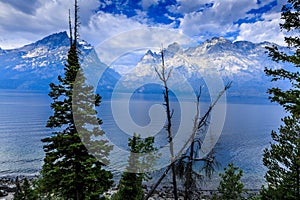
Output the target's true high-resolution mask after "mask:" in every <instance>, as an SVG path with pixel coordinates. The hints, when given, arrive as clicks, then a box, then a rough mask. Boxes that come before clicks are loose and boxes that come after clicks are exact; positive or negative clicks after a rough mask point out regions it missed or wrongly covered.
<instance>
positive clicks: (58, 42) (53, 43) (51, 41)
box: [20, 31, 70, 51]
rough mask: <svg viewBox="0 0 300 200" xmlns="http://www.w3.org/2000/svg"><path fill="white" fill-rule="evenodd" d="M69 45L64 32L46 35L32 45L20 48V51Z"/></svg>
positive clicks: (67, 37)
mask: <svg viewBox="0 0 300 200" xmlns="http://www.w3.org/2000/svg"><path fill="white" fill-rule="evenodd" d="M69 44H70V40H69V36H68V34H67V32H66V31H63V32H59V33H54V34H51V35H48V36H46V37H44V38H42V39H40V40H38V41H36V42H34V43H31V44H28V45H25V46H24V47H21V48H20V49H22V50H24V51H28V50H30V49H32V48H35V47H37V46H48V47H49V48H56V47H61V46H69Z"/></svg>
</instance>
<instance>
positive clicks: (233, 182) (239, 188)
mask: <svg viewBox="0 0 300 200" xmlns="http://www.w3.org/2000/svg"><path fill="white" fill-rule="evenodd" d="M224 170H225V172H224V174H220V177H221V181H220V184H219V187H218V191H219V192H220V193H221V197H222V198H221V199H226V200H227V199H234V200H239V199H244V198H243V192H244V184H243V183H242V182H241V177H242V176H243V171H242V170H241V169H240V168H238V167H235V166H234V165H233V163H229V164H228V167H225V168H224Z"/></svg>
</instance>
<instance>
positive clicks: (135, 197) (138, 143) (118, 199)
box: [112, 135, 158, 200]
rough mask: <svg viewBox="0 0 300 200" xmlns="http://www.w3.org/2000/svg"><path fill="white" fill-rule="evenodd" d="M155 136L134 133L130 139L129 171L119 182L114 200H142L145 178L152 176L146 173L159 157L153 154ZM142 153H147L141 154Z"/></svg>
mask: <svg viewBox="0 0 300 200" xmlns="http://www.w3.org/2000/svg"><path fill="white" fill-rule="evenodd" d="M153 144H154V137H148V138H145V139H141V137H140V136H137V135H134V136H133V138H132V139H129V143H128V146H129V147H130V156H129V159H128V166H127V171H129V172H124V173H123V174H122V177H121V179H120V182H119V186H118V187H119V190H118V192H117V193H116V194H115V195H114V196H113V198H112V199H113V200H123V199H130V200H141V199H143V197H144V191H143V188H142V182H143V180H148V179H149V178H150V177H149V175H147V173H145V172H146V171H148V170H150V169H151V166H152V165H153V164H154V162H155V159H156V158H157V157H158V156H156V155H154V154H153V152H154V151H156V148H154V147H153ZM142 153H146V154H147V155H145V156H141V154H142Z"/></svg>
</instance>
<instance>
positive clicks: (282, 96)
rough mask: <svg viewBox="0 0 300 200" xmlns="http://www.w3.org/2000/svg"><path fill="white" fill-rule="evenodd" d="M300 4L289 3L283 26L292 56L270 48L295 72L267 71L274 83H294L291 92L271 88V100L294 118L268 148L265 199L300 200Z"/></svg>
mask: <svg viewBox="0 0 300 200" xmlns="http://www.w3.org/2000/svg"><path fill="white" fill-rule="evenodd" d="M299 5H300V1H299V0H288V1H287V3H286V4H285V5H284V6H283V7H282V13H281V18H282V20H283V23H282V24H280V27H281V29H282V30H283V31H286V32H287V33H288V34H289V33H291V34H289V35H290V36H288V37H285V42H286V43H287V45H288V46H289V47H290V50H291V52H293V53H290V54H287V53H284V52H281V51H280V50H279V49H278V48H277V47H276V46H273V47H267V49H268V50H269V55H270V56H271V57H272V59H273V60H274V61H276V62H287V63H291V64H292V65H294V69H290V70H287V69H275V70H272V69H266V70H265V72H266V74H267V75H268V76H271V77H272V81H279V80H285V81H288V82H289V83H290V88H289V89H286V90H284V89H281V88H278V87H276V88H271V89H269V94H270V95H271V97H270V99H271V101H273V102H277V103H279V104H280V105H282V106H283V108H284V109H285V110H286V111H287V112H289V114H290V116H288V117H285V118H283V119H282V121H283V125H282V126H280V128H279V133H276V132H275V131H273V132H272V139H273V140H274V143H272V144H271V146H270V148H268V149H265V151H264V156H263V162H264V165H265V166H266V167H267V168H268V171H267V173H266V175H265V178H266V181H267V187H266V188H265V187H263V190H262V193H261V195H262V199H300V163H299V159H300V154H299V149H300V142H299V139H300V134H299V132H300V131H299V130H300V129H299V120H300V74H299V67H300V48H299V47H300V38H299V36H298V33H299V30H300V29H299V28H300V27H299V24H300V18H299V17H300V7H299Z"/></svg>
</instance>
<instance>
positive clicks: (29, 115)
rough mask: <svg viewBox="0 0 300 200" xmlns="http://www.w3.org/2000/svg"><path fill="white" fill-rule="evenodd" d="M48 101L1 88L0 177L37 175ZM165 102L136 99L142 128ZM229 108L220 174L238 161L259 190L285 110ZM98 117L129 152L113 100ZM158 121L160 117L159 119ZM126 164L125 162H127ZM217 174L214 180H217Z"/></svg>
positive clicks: (160, 137)
mask: <svg viewBox="0 0 300 200" xmlns="http://www.w3.org/2000/svg"><path fill="white" fill-rule="evenodd" d="M50 102H51V99H50V98H49V97H48V96H47V94H44V93H38V92H22V91H11V90H0V177H15V176H20V175H24V176H33V175H37V174H38V172H39V170H40V169H41V166H42V163H43V157H44V152H43V148H42V147H43V143H42V142H41V139H42V138H44V137H47V136H50V135H51V130H49V129H48V128H46V127H45V125H46V122H47V119H48V117H49V116H50V114H51V113H52V111H51V109H50V107H49V104H50ZM120 102H122V99H120ZM161 103H162V102H161V101H160V99H159V98H157V99H156V100H151V101H150V100H149V101H146V100H145V99H137V100H132V101H131V103H130V114H131V117H132V119H133V121H134V122H135V123H136V124H138V125H139V126H146V125H147V124H148V123H149V122H150V117H149V114H148V111H149V108H150V107H151V106H152V105H154V104H161ZM191 103H192V104H194V103H193V102H191ZM177 104H178V102H177V103H176V102H175V103H174V104H172V106H173V107H174V117H173V119H174V124H175V126H174V128H175V130H176V129H178V127H177V126H176V124H177V123H176V122H178V120H179V118H180V114H181V112H179V111H178V112H177V109H176V108H177V106H178V105H177ZM202 105H203V106H202ZM205 105H207V103H202V104H201V106H202V107H203V111H201V112H204V111H205V108H206V106H205ZM226 106H227V112H226V119H225V125H224V128H223V131H222V134H221V136H220V138H219V140H218V143H217V145H216V146H215V152H216V160H217V161H218V162H219V163H220V168H219V170H220V171H222V169H223V167H224V166H226V165H227V164H228V163H229V162H234V164H235V165H236V166H239V167H240V168H241V169H242V170H243V171H244V177H243V180H244V181H245V184H246V186H247V187H248V188H259V186H260V185H261V183H263V175H264V173H265V171H266V169H265V168H264V166H263V165H262V153H263V149H264V148H266V147H268V146H269V143H270V141H271V137H270V133H271V130H277V128H278V127H279V125H280V124H281V120H280V118H281V117H282V116H284V115H285V112H284V111H283V110H282V108H281V107H279V106H277V105H274V104H237V103H234V104H231V103H228V104H227V105H226ZM122 114H124V111H123V110H120V116H122ZM99 116H100V118H101V119H102V120H103V125H102V126H101V127H102V128H103V129H104V131H105V132H106V133H107V135H108V138H109V139H110V140H111V141H113V142H114V143H116V144H117V145H119V146H120V147H122V148H124V149H126V145H127V138H128V136H127V135H126V134H124V133H122V130H121V129H120V128H119V127H118V126H117V125H116V122H115V121H114V119H113V117H112V114H111V102H108V101H103V102H102V103H101V106H100V108H99ZM154 117H155V116H154ZM160 117H161V116H157V119H160ZM151 123H153V127H154V129H155V127H156V126H160V125H161V124H160V123H159V121H157V122H155V120H154V121H152V122H151ZM155 123H157V124H155ZM154 132H159V133H158V134H157V135H155V136H156V142H157V143H158V146H160V145H164V144H165V143H164V140H165V138H166V135H165V134H166V133H165V132H164V129H161V127H160V128H158V129H157V130H155V131H154ZM148 134H150V133H148ZM123 160H124V161H126V159H125V158H124V159H123ZM217 175H218V173H216V175H215V176H214V177H213V179H217Z"/></svg>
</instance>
